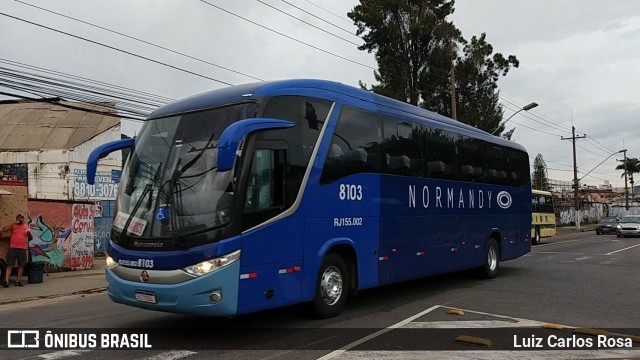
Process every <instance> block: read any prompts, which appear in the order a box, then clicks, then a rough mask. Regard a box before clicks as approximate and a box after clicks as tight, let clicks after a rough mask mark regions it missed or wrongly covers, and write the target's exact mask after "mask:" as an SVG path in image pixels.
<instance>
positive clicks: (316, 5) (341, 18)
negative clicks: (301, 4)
mask: <svg viewBox="0 0 640 360" xmlns="http://www.w3.org/2000/svg"><path fill="white" fill-rule="evenodd" d="M304 1H306V2H308V3H309V4H311V5H313V6H315V7H317V8H318V9H320V10H323V11H324V12H326V13H328V14H331V15H333V16H335V17H337V18H338V19H340V20H343V21H346V22H348V23H349V24H351V21H349V20H347V19H345V18H343V17H342V16H340V15H338V14H336V13H334V12H331V11H330V10H327V9H325V8H323V7H322V6H320V5H318V4H316V3H313V2H311V1H309V0H304Z"/></svg>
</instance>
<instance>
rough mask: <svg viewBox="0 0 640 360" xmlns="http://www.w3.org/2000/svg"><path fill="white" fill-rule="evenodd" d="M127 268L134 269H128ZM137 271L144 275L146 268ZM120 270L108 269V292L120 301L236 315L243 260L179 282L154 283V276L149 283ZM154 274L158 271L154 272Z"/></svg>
mask: <svg viewBox="0 0 640 360" xmlns="http://www.w3.org/2000/svg"><path fill="white" fill-rule="evenodd" d="M119 266H121V265H119ZM127 270H134V269H131V268H127ZM134 271H137V272H139V273H141V274H142V272H143V270H142V269H137V270H134ZM116 272H117V270H116V271H114V269H109V268H107V270H106V277H107V293H108V294H109V297H110V298H111V300H112V301H114V302H116V303H120V304H125V305H130V306H135V307H139V308H142V309H148V310H156V311H164V312H172V313H179V314H193V315H204V316H233V315H235V314H236V311H237V307H238V286H239V281H240V275H239V274H240V261H235V262H234V263H232V264H229V265H228V266H225V267H224V268H221V269H218V270H215V271H213V272H211V273H209V274H206V275H202V276H199V277H195V278H191V279H189V280H186V281H183V282H179V283H175V284H157V283H151V282H152V281H153V280H152V279H150V278H149V279H148V280H147V281H148V282H142V281H141V280H140V281H133V280H131V279H123V278H122V277H120V276H118V275H117V273H116ZM149 273H151V272H149ZM156 274H157V272H156ZM152 276H154V274H151V275H150V277H152ZM141 278H142V275H141ZM217 294H219V295H220V296H218V295H217Z"/></svg>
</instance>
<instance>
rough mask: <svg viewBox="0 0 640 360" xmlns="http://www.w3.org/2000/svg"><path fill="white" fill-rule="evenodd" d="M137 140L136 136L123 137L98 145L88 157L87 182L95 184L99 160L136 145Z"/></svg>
mask: <svg viewBox="0 0 640 360" xmlns="http://www.w3.org/2000/svg"><path fill="white" fill-rule="evenodd" d="M135 141H136V139H135V138H132V139H122V140H116V141H111V142H108V143H106V144H102V145H100V146H98V147H96V148H95V149H94V150H93V151H92V152H91V154H89V158H88V159H87V183H89V185H93V183H94V181H95V177H96V170H97V169H98V160H100V159H102V158H104V157H105V156H107V155H109V154H110V153H112V152H114V151H116V150H122V149H126V148H133V147H134V145H135Z"/></svg>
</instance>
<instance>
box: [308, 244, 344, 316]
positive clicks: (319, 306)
mask: <svg viewBox="0 0 640 360" xmlns="http://www.w3.org/2000/svg"><path fill="white" fill-rule="evenodd" d="M350 285H351V283H350V279H349V273H348V271H347V265H346V264H345V262H344V260H343V259H342V258H341V257H340V256H339V255H337V254H328V255H327V256H326V257H325V258H324V260H323V261H322V266H320V271H319V272H318V279H317V281H316V296H315V298H314V299H313V302H312V305H313V310H314V313H315V315H316V316H317V317H318V318H320V319H327V318H331V317H334V316H336V315H338V314H339V313H340V311H342V309H343V308H344V306H345V304H346V302H347V296H348V293H349V289H350Z"/></svg>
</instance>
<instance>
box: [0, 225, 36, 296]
mask: <svg viewBox="0 0 640 360" xmlns="http://www.w3.org/2000/svg"><path fill="white" fill-rule="evenodd" d="M2 231H3V232H5V231H10V232H11V241H10V242H9V251H8V252H7V274H6V277H5V279H4V281H2V286H3V287H9V279H10V278H11V270H12V269H13V265H14V264H15V262H16V261H17V262H18V277H17V279H16V283H15V286H24V285H23V284H22V281H21V280H22V272H23V271H24V266H25V265H26V264H27V257H28V253H27V252H28V251H29V240H31V239H32V238H33V237H32V236H31V228H30V227H29V225H27V224H25V223H24V216H23V215H22V214H18V215H17V216H16V222H15V224H11V225H7V226H5V227H3V228H2Z"/></svg>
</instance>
